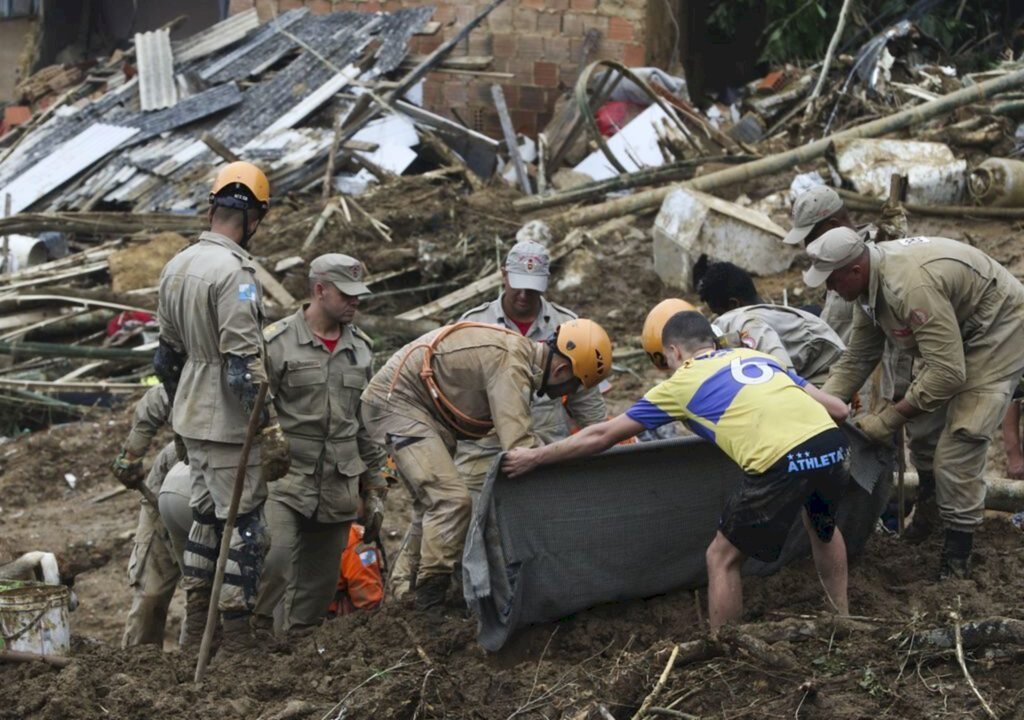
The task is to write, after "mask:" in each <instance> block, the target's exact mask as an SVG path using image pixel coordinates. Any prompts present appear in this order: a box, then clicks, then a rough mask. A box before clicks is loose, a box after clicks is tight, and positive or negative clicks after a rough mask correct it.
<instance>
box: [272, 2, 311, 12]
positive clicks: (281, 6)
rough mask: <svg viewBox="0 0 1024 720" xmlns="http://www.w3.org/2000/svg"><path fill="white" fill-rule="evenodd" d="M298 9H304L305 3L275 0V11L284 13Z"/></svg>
mask: <svg viewBox="0 0 1024 720" xmlns="http://www.w3.org/2000/svg"><path fill="white" fill-rule="evenodd" d="M300 7H305V3H304V2H302V0H277V11H278V12H284V11H285V10H296V9H298V8H300Z"/></svg>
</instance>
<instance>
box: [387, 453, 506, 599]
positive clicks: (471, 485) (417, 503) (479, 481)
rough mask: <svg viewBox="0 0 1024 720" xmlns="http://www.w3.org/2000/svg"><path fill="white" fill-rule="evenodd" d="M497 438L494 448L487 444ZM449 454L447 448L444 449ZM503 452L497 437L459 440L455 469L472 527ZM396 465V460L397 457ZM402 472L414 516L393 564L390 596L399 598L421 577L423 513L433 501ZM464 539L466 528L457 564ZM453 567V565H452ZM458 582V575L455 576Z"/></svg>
mask: <svg viewBox="0 0 1024 720" xmlns="http://www.w3.org/2000/svg"><path fill="white" fill-rule="evenodd" d="M489 440H494V442H493V447H491V446H490V445H489V444H485V443H488V441H489ZM445 452H446V453H447V450H446V451H445ZM499 453H501V445H500V444H499V443H498V442H497V439H496V438H487V439H486V440H484V441H481V442H480V443H459V452H458V455H457V456H456V460H455V472H456V475H457V476H458V477H459V483H460V486H461V487H463V488H465V490H466V491H467V492H468V493H469V498H470V505H469V507H470V514H469V515H467V519H466V528H467V529H468V527H469V518H470V517H471V516H472V514H471V509H472V506H473V504H474V503H476V500H477V498H478V497H480V490H481V489H482V488H483V485H484V480H486V479H487V473H488V471H489V470H490V469H491V465H492V464H493V463H494V460H495V458H496V457H497V456H498V454H499ZM396 464H397V460H396ZM399 474H400V475H401V476H402V481H403V482H404V483H405V487H406V490H408V492H409V497H410V498H412V519H411V522H410V524H409V529H408V530H407V531H406V535H405V538H404V539H403V540H402V550H401V552H399V553H398V557H397V558H395V564H394V567H393V568H392V569H391V572H390V574H389V575H388V587H387V592H388V594H389V596H390V597H392V598H394V599H396V600H400V599H401V598H403V597H404V596H405V595H406V594H407V593H409V592H410V591H411V590H412V588H413V584H414V583H415V582H416V581H417V580H418V579H420V575H419V571H420V566H421V555H422V544H423V516H424V513H425V512H426V510H427V505H428V503H429V502H430V500H429V497H428V496H425V494H424V493H423V492H422V491H421V490H419V489H418V488H417V487H414V486H413V485H412V484H411V483H409V482H408V481H407V480H406V479H405V474H404V473H402V472H401V466H400V465H399ZM439 492H443V490H441V489H440V488H437V489H436V490H435V495H436V494H438V493H439ZM464 540H465V530H463V531H462V541H460V543H459V547H458V549H457V555H456V563H457V562H458V558H459V557H461V555H462V544H463V542H464ZM453 567H454V566H453ZM455 580H456V581H458V578H456V579H455Z"/></svg>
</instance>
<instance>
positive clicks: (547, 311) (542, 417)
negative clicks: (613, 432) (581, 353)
mask: <svg viewBox="0 0 1024 720" xmlns="http://www.w3.org/2000/svg"><path fill="white" fill-rule="evenodd" d="M459 319H460V320H471V321H473V322H481V323H487V324H488V325H500V326H501V327H505V328H508V329H509V330H512V331H513V332H519V328H518V327H516V325H515V323H514V322H512V321H511V320H509V319H507V318H506V317H505V311H504V310H503V309H502V307H501V296H500V295H499V296H498V299H497V300H494V301H492V302H489V303H484V304H483V305H479V306H477V307H475V308H473V309H472V310H467V311H466V312H465V313H464V314H463V315H462V317H461V318H459ZM575 319H576V313H574V312H572V311H571V310H567V309H566V308H564V307H562V306H560V305H556V304H554V303H551V302H548V301H547V300H546V299H545V298H543V297H542V298H541V300H540V314H539V315H537V319H536V320H534V321H533V325H531V326H530V329H529V330H527V332H526V335H524V337H526V338H529V339H530V340H533V341H535V342H541V341H544V340H546V339H548V338H549V337H551V336H552V335H554V333H555V330H556V329H557V328H558V326H559V325H561V324H562V323H563V322H568V321H569V320H575ZM531 408H532V410H531V412H532V415H533V432H534V434H535V435H536V436H537V437H539V438H540V439H541V441H542V442H544V443H550V442H554V441H555V440H560V439H561V438H564V437H568V435H569V415H571V416H572V418H573V419H574V420H575V421H576V422H577V424H579V426H580V427H586V426H588V425H594V424H596V423H599V422H603V421H604V420H606V419H607V418H608V409H607V408H606V407H605V404H604V398H603V397H601V391H600V389H599V388H597V387H594V388H590V389H589V390H583V389H581V390H580V391H579V392H576V393H573V394H572V395H569V396H568V399H567V400H566V402H565V403H563V402H562V399H561V398H549V397H548V396H546V395H544V396H542V397H537V396H536V395H534V397H533V401H532V406H531ZM566 410H568V413H566Z"/></svg>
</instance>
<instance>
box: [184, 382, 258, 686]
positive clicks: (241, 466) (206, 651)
mask: <svg viewBox="0 0 1024 720" xmlns="http://www.w3.org/2000/svg"><path fill="white" fill-rule="evenodd" d="M268 389H269V385H267V383H265V382H263V383H260V389H259V393H258V394H257V395H256V404H255V405H253V408H252V413H251V414H250V415H249V427H248V428H246V431H245V442H244V443H243V444H242V454H241V456H240V457H239V458H238V472H237V473H236V474H235V487H234V490H233V491H232V493H231V505H230V506H228V516H227V518H226V519H225V520H224V534H223V535H222V536H221V539H220V553H219V554H218V555H217V569H216V570H215V571H214V573H213V588H212V590H211V591H210V610H209V611H208V612H207V613H206V629H205V630H204V631H203V642H202V643H201V644H200V645H199V660H198V661H197V662H196V675H195V682H199V681H200V680H202V679H203V675H204V674H205V673H206V664H207V662H208V661H209V659H210V643H211V642H212V641H213V631H214V628H216V627H217V614H218V612H219V606H220V589H221V586H223V584H224V569H225V568H226V567H227V564H228V551H229V550H230V548H231V532H232V530H234V528H235V519H236V518H237V517H238V504H239V503H240V502H241V500H242V488H244V487H245V472H246V469H247V468H248V465H249V452H250V451H251V450H252V444H253V441H254V439H255V438H256V433H257V431H258V430H259V426H260V417H261V416H262V415H263V405H264V404H265V403H266V400H267V390H268Z"/></svg>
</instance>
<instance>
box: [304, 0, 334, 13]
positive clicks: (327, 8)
mask: <svg viewBox="0 0 1024 720" xmlns="http://www.w3.org/2000/svg"><path fill="white" fill-rule="evenodd" d="M333 6H334V3H332V2H331V1H330V0H307V2H306V7H308V8H309V11H310V12H311V13H316V14H317V15H326V14H327V13H329V12H334V7H333Z"/></svg>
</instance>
